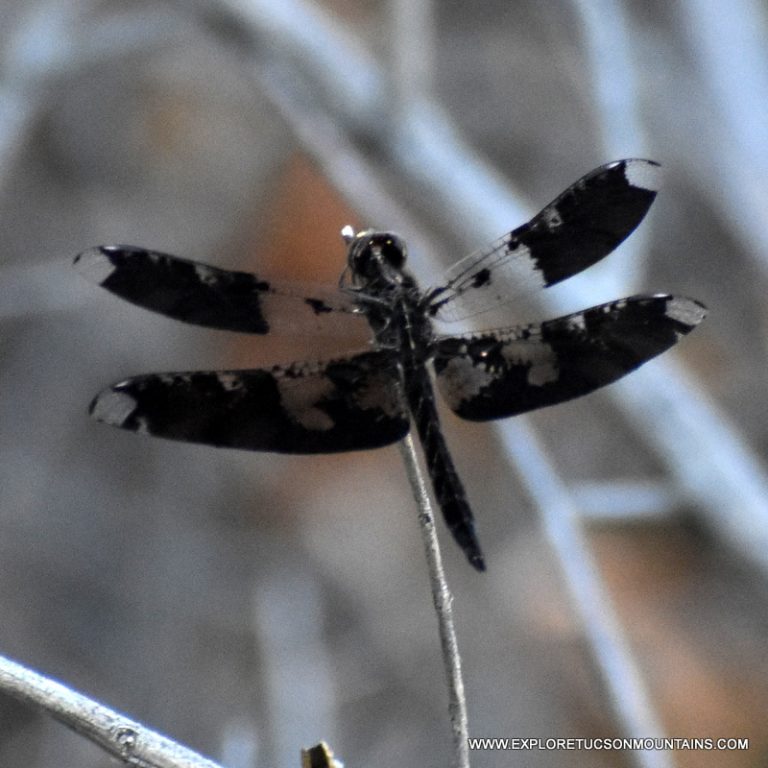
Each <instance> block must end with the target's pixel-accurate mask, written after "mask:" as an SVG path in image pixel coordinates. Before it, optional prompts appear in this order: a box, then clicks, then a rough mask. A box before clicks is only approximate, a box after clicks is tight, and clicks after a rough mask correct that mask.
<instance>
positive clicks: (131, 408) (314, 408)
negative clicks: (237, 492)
mask: <svg viewBox="0 0 768 768" xmlns="http://www.w3.org/2000/svg"><path fill="white" fill-rule="evenodd" d="M90 412H91V414H92V415H93V416H94V417H95V418H96V419H98V420H99V421H103V422H105V423H107V424H112V425H114V426H117V427H122V428H123V429H129V430H132V431H134V432H143V433H146V434H149V435H155V436H157V437H165V438H169V439H171V440H183V441H186V442H192V443H204V444H206V445H213V446H217V447H221V448H240V449H244V450H251V451H275V452H278V453H335V452H338V451H354V450H362V449H367V448H378V447H380V446H383V445H388V444H390V443H393V442H395V441H397V440H399V439H400V438H402V437H404V436H405V435H406V434H407V432H408V428H409V420H408V412H407V408H406V406H405V405H404V402H403V398H402V385H401V375H400V369H399V367H398V365H397V363H396V360H395V359H394V358H393V357H392V354H391V353H390V352H384V351H378V352H365V353H363V354H360V355H356V356H354V357H349V358H345V359H341V360H336V361H334V362H331V363H325V364H318V365H314V366H309V365H306V364H304V365H295V366H288V367H284V368H280V367H275V368H271V369H254V370H240V371H198V372H189V373H161V374H149V375H146V376H136V377H135V378H131V379H127V380H125V381H122V382H120V383H119V384H115V385H114V386H112V387H110V388H109V389H106V390H104V391H103V392H101V393H100V394H99V395H97V396H96V398H95V399H94V400H93V402H92V403H91V407H90Z"/></svg>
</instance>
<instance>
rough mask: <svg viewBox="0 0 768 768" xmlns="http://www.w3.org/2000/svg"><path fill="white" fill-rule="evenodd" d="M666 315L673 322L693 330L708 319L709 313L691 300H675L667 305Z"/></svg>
mask: <svg viewBox="0 0 768 768" xmlns="http://www.w3.org/2000/svg"><path fill="white" fill-rule="evenodd" d="M666 314H667V317H669V318H671V319H672V320H677V321H678V322H679V323H683V324H684V325H688V326H690V327H691V328H693V327H694V326H696V325H698V324H699V323H700V322H701V321H702V320H703V319H704V318H705V317H706V314H707V311H706V310H705V309H704V307H702V306H701V305H700V304H697V303H696V302H695V301H691V300H690V299H679V298H674V299H672V300H671V301H669V302H668V303H667V309H666Z"/></svg>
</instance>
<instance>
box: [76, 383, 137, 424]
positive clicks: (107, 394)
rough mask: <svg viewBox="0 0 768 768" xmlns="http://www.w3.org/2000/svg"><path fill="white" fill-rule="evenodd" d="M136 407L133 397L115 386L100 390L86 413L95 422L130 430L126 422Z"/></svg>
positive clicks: (118, 386)
mask: <svg viewBox="0 0 768 768" xmlns="http://www.w3.org/2000/svg"><path fill="white" fill-rule="evenodd" d="M137 405H138V404H137V402H136V398H135V397H133V396H132V395H130V394H128V392H125V391H122V390H121V389H120V384H115V385H113V386H111V387H108V388H107V389H104V390H102V391H101V392H99V394H98V395H96V397H94V398H93V400H91V403H90V405H89V406H88V413H89V415H90V416H91V417H92V418H94V419H96V421H100V422H102V423H103V424H109V425H111V426H113V427H121V428H122V429H126V428H128V429H131V428H132V427H129V426H128V421H129V419H130V418H131V417H132V416H133V415H134V414H135V412H136V408H137ZM134 431H141V430H134Z"/></svg>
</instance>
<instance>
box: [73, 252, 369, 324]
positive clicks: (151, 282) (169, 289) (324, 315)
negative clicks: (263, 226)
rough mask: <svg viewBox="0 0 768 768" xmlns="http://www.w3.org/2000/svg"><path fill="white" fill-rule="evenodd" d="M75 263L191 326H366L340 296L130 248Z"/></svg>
mask: <svg viewBox="0 0 768 768" xmlns="http://www.w3.org/2000/svg"><path fill="white" fill-rule="evenodd" d="M75 266H76V267H77V268H78V269H79V271H80V272H81V273H82V274H83V275H84V276H85V277H87V278H88V279H90V280H92V281H93V282H95V283H97V284H98V285H101V286H102V287H103V288H106V289H107V290H108V291H110V292H111V293H114V294H115V295H116V296H119V297H120V298H122V299H125V300H126V301H129V302H131V303H132V304H136V305H138V306H140V307H144V308H145V309H150V310H152V311H153V312H159V313H160V314H162V315H166V316H167V317H171V318H174V319H175V320H181V321H182V322H185V323H193V324H194V325H203V326H206V327H208V328H217V329H220V330H226V331H239V332H241V333H258V334H266V333H269V332H270V331H272V330H274V329H275V327H277V328H278V329H279V330H281V331H294V332H295V331H296V330H299V331H300V332H302V333H304V332H311V333H319V334H328V335H339V334H340V333H344V332H347V333H349V332H354V331H355V330H356V329H357V330H359V329H361V328H363V329H365V328H367V323H366V321H365V318H363V317H361V316H359V315H357V314H356V310H355V306H354V304H353V302H352V300H351V299H350V298H349V297H347V296H346V295H345V294H343V293H341V292H339V291H333V292H330V291H328V292H325V291H324V290H323V288H316V289H313V293H315V294H316V295H314V296H312V295H310V296H304V295H301V294H300V292H299V288H298V287H297V286H289V285H284V284H279V283H275V282H271V281H267V280H260V279H259V278H258V277H257V276H256V275H253V274H251V273H249V272H237V271H230V270H226V269H220V268H218V267H213V266H210V265H208V264H202V263H201V262H197V261H191V260H190V259H182V258H180V257H178V256H171V255H170V254H167V253H160V252H159V251H151V250H147V249H146V248H138V247H136V246H131V245H105V246H98V247H96V248H91V249H89V250H87V251H84V252H83V253H81V254H80V255H78V256H77V257H76V258H75Z"/></svg>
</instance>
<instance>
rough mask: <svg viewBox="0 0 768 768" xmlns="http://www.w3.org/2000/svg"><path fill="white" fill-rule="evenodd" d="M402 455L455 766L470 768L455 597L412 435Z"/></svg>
mask: <svg viewBox="0 0 768 768" xmlns="http://www.w3.org/2000/svg"><path fill="white" fill-rule="evenodd" d="M400 453H401V454H402V456H403V461H404V462H405V469H406V472H407V473H408V480H409V481H410V483H411V488H412V490H413V497H414V499H415V501H416V505H417V506H418V508H419V527H420V529H421V537H422V540H423V541H424V552H425V553H426V557H427V565H428V567H429V581H430V586H431V587H432V600H433V602H434V604H435V611H436V613H437V623H438V626H439V630H440V646H441V648H442V652H443V663H444V664H445V675H446V678H447V681H448V713H449V715H450V718H451V730H452V731H453V747H454V753H455V755H454V763H455V766H456V768H469V744H468V742H467V737H468V736H469V725H468V719H467V700H466V697H465V695H464V678H463V677H462V674H461V657H460V656H459V646H458V642H457V640H456V628H455V626H454V623H453V595H452V594H451V591H450V589H449V588H448V582H447V581H446V579H445V571H444V570H443V559H442V556H441V555H440V544H439V542H438V540H437V534H436V533H435V521H434V517H433V515H432V506H431V504H430V501H429V494H428V493H427V488H426V485H425V483H424V476H423V475H422V473H421V467H420V466H419V460H418V457H417V456H416V449H415V448H414V445H413V438H412V437H411V436H410V435H406V437H405V438H404V439H403V440H401V441H400Z"/></svg>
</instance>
